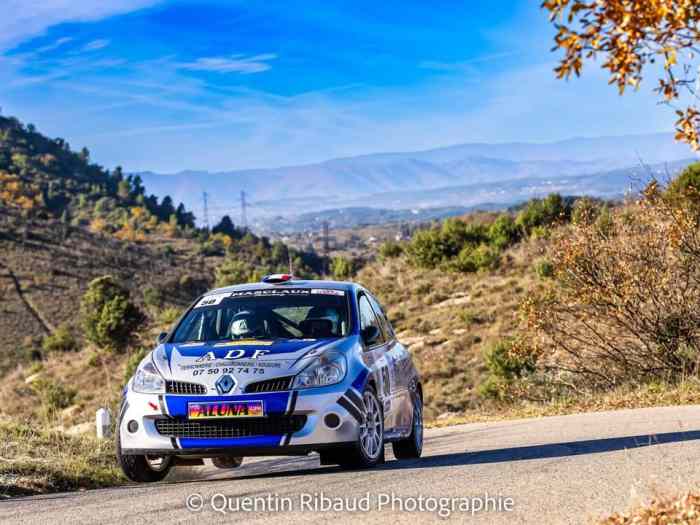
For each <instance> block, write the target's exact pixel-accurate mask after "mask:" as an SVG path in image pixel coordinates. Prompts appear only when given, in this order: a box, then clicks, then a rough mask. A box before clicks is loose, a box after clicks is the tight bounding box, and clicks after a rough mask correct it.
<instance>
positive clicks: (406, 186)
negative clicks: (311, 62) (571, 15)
mask: <svg viewBox="0 0 700 525" xmlns="http://www.w3.org/2000/svg"><path fill="white" fill-rule="evenodd" d="M693 160H695V159H694V158H693V157H692V152H691V151H690V150H689V149H688V147H687V146H685V145H683V144H678V143H676V142H675V141H674V140H673V136H672V135H671V134H670V133H669V134H666V133H660V134H648V135H630V136H622V137H598V138H573V139H569V140H564V141H559V142H551V143H527V142H519V143H504V144H486V143H473V144H460V145H455V146H449V147H444V148H438V149H433V150H427V151H418V152H405V153H378V154H372V155H363V156H358V157H350V158H341V159H333V160H329V161H325V162H321V163H317V164H309V165H303V166H286V167H280V168H271V169H256V170H240V171H229V172H216V173H212V172H206V171H183V172H180V173H175V174H159V173H152V172H144V173H139V175H140V176H141V178H142V179H143V181H144V183H145V185H146V186H147V187H148V188H149V190H151V191H153V192H154V193H155V194H157V195H166V194H168V195H172V196H173V197H174V199H175V200H178V201H182V202H184V203H185V205H186V206H187V207H189V208H192V209H195V210H201V194H202V192H204V191H206V192H208V193H209V195H210V210H211V213H212V215H214V216H217V215H221V214H223V213H229V214H233V216H234V220H235V218H236V217H237V214H236V212H237V210H238V206H239V205H238V202H239V195H240V191H241V190H245V191H246V193H247V195H248V198H249V201H250V205H251V208H250V211H249V216H250V217H251V218H252V219H253V220H254V221H256V222H257V223H258V224H267V225H270V224H271V221H272V222H273V223H274V221H275V217H277V221H278V223H279V220H278V219H279V216H282V217H284V220H285V221H289V220H290V219H291V218H292V216H297V215H302V214H309V213H313V212H318V211H322V210H332V209H341V208H349V207H354V208H382V209H385V210H404V211H411V210H414V212H413V213H414V214H415V210H416V209H425V208H444V207H454V208H472V207H475V206H479V205H480V204H486V203H490V204H491V205H492V204H503V205H510V204H513V203H515V202H519V201H522V200H526V199H528V198H531V197H534V196H538V195H542V194H546V193H549V192H550V191H559V192H562V193H566V194H581V193H588V194H593V195H598V196H614V195H621V194H623V193H624V192H625V191H627V190H628V188H629V187H630V186H632V187H633V188H634V187H636V186H638V185H639V184H641V183H642V181H643V180H646V179H648V178H649V173H648V170H647V167H648V168H650V169H652V170H653V171H654V172H655V173H656V174H657V175H660V176H662V177H663V175H664V173H665V172H666V171H667V170H668V171H669V172H672V171H674V170H677V169H680V168H682V167H683V166H685V165H687V164H689V163H690V162H692V161H693ZM644 166H646V167H644ZM197 215H201V212H200V213H199V214H197ZM385 215H389V216H390V215H392V214H385ZM292 222H293V221H292ZM301 222H303V223H308V217H307V218H306V219H305V220H303V221H301Z"/></svg>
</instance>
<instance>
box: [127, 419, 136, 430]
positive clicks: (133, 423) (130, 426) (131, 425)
mask: <svg viewBox="0 0 700 525" xmlns="http://www.w3.org/2000/svg"><path fill="white" fill-rule="evenodd" d="M126 429H127V430H128V431H129V432H131V433H132V434H133V433H134V432H136V431H137V430H138V429H139V424H138V423H137V422H136V421H134V420H133V419H132V420H131V421H129V422H128V423H127V425H126Z"/></svg>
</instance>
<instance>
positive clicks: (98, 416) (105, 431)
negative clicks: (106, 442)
mask: <svg viewBox="0 0 700 525" xmlns="http://www.w3.org/2000/svg"><path fill="white" fill-rule="evenodd" d="M95 426H96V427H97V438H98V439H105V438H108V437H109V436H110V434H111V433H112V414H110V412H109V410H107V409H106V408H100V409H99V410H98V411H97V412H96V413H95Z"/></svg>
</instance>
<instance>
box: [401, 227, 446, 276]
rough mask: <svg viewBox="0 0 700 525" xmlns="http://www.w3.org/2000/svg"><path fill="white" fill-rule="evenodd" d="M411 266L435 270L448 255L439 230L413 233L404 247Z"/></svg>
mask: <svg viewBox="0 0 700 525" xmlns="http://www.w3.org/2000/svg"><path fill="white" fill-rule="evenodd" d="M406 252H407V254H408V258H409V261H410V263H411V264H413V265H414V266H418V267H419V268H435V267H436V266H437V265H438V264H440V263H441V262H442V261H443V259H444V258H445V257H446V255H447V253H448V248H447V247H446V246H444V245H443V242H442V237H441V236H440V232H439V230H437V229H435V228H433V229H430V230H420V231H417V232H416V233H415V235H414V236H413V238H412V239H411V242H410V243H409V244H408V246H407V247H406Z"/></svg>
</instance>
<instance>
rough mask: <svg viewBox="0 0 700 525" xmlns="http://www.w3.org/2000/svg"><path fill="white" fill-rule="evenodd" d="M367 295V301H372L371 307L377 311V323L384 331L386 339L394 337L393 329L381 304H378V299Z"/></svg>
mask: <svg viewBox="0 0 700 525" xmlns="http://www.w3.org/2000/svg"><path fill="white" fill-rule="evenodd" d="M368 297H369V302H370V303H372V308H373V309H374V311H375V312H376V313H377V317H378V318H379V324H380V325H381V327H382V330H383V331H384V335H385V336H386V338H387V339H394V337H396V335H395V334H394V329H393V327H392V326H391V323H390V322H389V319H388V318H387V316H386V313H384V308H382V306H381V305H380V304H379V301H377V300H376V299H375V298H374V296H372V295H369V296H368Z"/></svg>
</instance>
